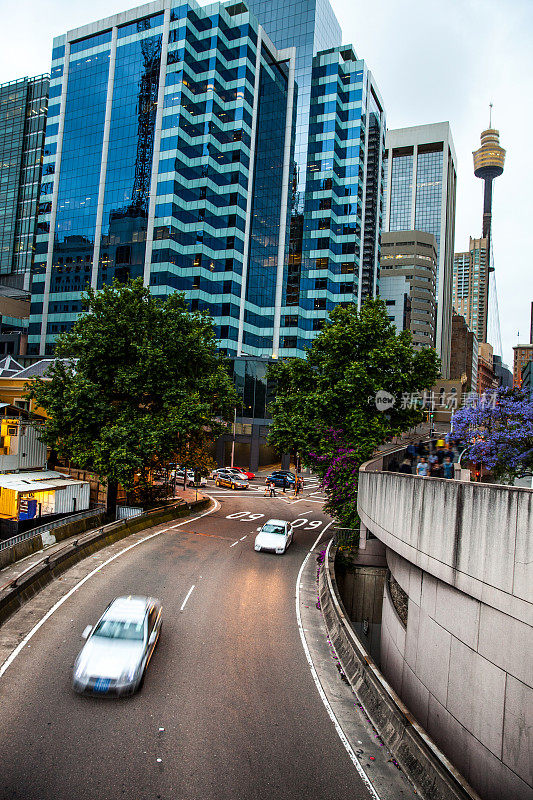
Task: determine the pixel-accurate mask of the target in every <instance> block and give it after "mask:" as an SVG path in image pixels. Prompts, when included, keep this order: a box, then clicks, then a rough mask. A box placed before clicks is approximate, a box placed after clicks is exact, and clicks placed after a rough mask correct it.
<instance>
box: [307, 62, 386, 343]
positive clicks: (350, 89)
mask: <svg viewBox="0 0 533 800" xmlns="http://www.w3.org/2000/svg"><path fill="white" fill-rule="evenodd" d="M384 147H385V115H384V112H383V107H382V104H381V101H380V99H379V95H378V93H377V89H376V87H375V85H374V83H373V81H372V77H371V75H370V73H369V72H368V70H367V67H366V64H365V62H364V61H361V60H359V59H358V58H357V56H356V54H355V53H354V51H353V49H352V48H351V47H343V48H333V49H331V50H329V51H326V52H324V53H319V54H318V55H317V56H316V57H315V58H314V61H313V72H312V85H311V105H310V117H309V155H308V163H307V184H306V193H305V206H304V226H303V248H302V249H303V259H302V277H301V292H300V331H299V341H298V347H299V348H300V349H301V348H303V347H305V346H306V345H307V344H308V343H309V342H310V341H311V339H312V338H313V337H314V336H315V335H316V332H317V331H318V330H320V328H321V326H322V324H323V321H324V319H325V318H326V316H327V313H328V312H329V311H331V309H332V308H333V307H334V306H335V305H337V304H338V303H350V302H355V303H360V302H361V301H362V300H363V299H364V297H365V296H367V295H370V296H373V295H374V294H375V291H376V283H377V272H378V262H379V235H380V232H381V222H382V213H383V164H382V158H383V154H384Z"/></svg>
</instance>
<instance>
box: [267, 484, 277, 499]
mask: <svg viewBox="0 0 533 800" xmlns="http://www.w3.org/2000/svg"><path fill="white" fill-rule="evenodd" d="M268 488H269V490H270V495H269V496H270V497H275V496H276V484H275V483H274V481H270V483H269V484H268Z"/></svg>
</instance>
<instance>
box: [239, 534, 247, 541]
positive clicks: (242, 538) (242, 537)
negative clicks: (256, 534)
mask: <svg viewBox="0 0 533 800" xmlns="http://www.w3.org/2000/svg"><path fill="white" fill-rule="evenodd" d="M246 536H248V534H246ZM246 536H241V538H240V539H239V541H240V542H242V541H243V540H244V539H246Z"/></svg>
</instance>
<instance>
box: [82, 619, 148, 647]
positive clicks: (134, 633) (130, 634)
mask: <svg viewBox="0 0 533 800" xmlns="http://www.w3.org/2000/svg"><path fill="white" fill-rule="evenodd" d="M93 636H102V637H105V638H106V639H128V640H129V641H136V642H141V641H142V640H143V637H144V622H131V621H129V620H127V621H125V620H119V619H103V620H102V621H101V622H99V623H98V625H97V626H96V628H95V629H94V634H93Z"/></svg>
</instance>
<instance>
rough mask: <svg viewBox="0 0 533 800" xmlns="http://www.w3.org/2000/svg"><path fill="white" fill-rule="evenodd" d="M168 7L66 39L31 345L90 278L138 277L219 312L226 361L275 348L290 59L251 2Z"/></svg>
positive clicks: (63, 321) (55, 68) (33, 347)
mask: <svg viewBox="0 0 533 800" xmlns="http://www.w3.org/2000/svg"><path fill="white" fill-rule="evenodd" d="M147 8H148V7H147ZM161 8H162V11H161V13H152V14H151V15H150V16H139V17H137V16H134V15H133V14H132V13H128V12H127V13H125V14H118V15H116V17H114V18H111V19H110V20H107V21H103V22H102V23H101V27H105V26H106V23H107V25H108V29H107V30H102V31H98V32H96V33H93V34H92V35H90V36H84V37H83V38H81V39H76V40H74V41H71V40H70V38H69V37H70V35H69V34H67V35H66V36H64V37H60V38H59V39H56V40H55V43H54V51H53V63H52V91H53V93H54V97H57V98H58V99H57V101H56V102H54V103H53V105H52V107H51V108H50V113H49V117H48V127H47V138H46V151H45V152H46V155H45V164H46V178H45V179H44V180H43V183H42V186H41V197H40V212H41V214H40V217H39V223H40V225H41V229H40V230H41V235H40V236H39V242H38V248H39V254H38V257H37V264H36V268H35V275H34V288H33V297H32V317H31V320H30V345H29V346H30V352H34V353H36V352H39V351H41V352H46V353H49V352H51V351H52V349H53V343H54V340H55V338H56V336H57V334H58V333H60V332H62V331H65V330H67V329H68V328H69V326H70V325H71V324H72V323H73V321H74V320H75V318H76V316H77V314H78V313H79V311H80V310H81V308H80V293H81V291H82V290H83V288H84V287H85V286H86V285H87V284H92V285H93V286H94V287H96V288H98V287H101V286H102V285H103V284H104V283H106V282H107V283H109V282H111V281H112V280H113V278H118V279H119V280H126V279H127V278H130V277H131V278H135V277H138V276H143V277H144V280H145V283H146V284H147V285H149V286H150V287H151V288H152V291H153V292H154V293H155V294H158V295H159V296H162V297H164V296H166V295H168V294H169V293H171V292H174V291H176V290H177V291H184V292H185V293H186V295H187V297H188V299H189V301H190V303H191V306H192V308H198V309H205V310H208V311H209V312H210V313H211V314H212V315H213V317H214V318H215V323H216V332H217V335H218V337H219V340H220V346H221V348H222V349H224V350H226V351H227V352H228V354H230V355H234V354H236V353H237V348H238V342H239V338H240V341H241V342H242V347H243V348H244V349H245V350H246V351H247V352H248V353H249V354H251V355H258V356H264V355H269V356H270V355H271V354H272V352H273V350H274V349H275V347H276V344H275V331H274V327H275V326H274V321H275V320H274V318H275V302H276V297H277V296H279V295H280V294H281V286H280V283H281V282H283V280H284V279H285V278H286V263H287V260H288V246H289V237H288V218H289V199H290V195H289V184H290V178H289V173H290V166H291V164H292V163H293V148H294V142H293V136H291V131H292V128H293V123H294V119H293V115H294V109H293V110H291V107H290V98H292V96H293V94H294V63H293V62H291V54H287V53H286V52H285V53H281V54H279V53H278V51H276V48H274V47H273V46H272V44H271V43H270V42H269V40H268V37H266V36H264V35H263V34H262V32H261V29H260V27H259V25H258V23H257V21H256V20H255V19H254V17H252V16H251V15H250V14H249V13H248V11H247V10H246V8H245V7H244V6H242V5H241V6H230V5H228V6H227V7H225V6H223V5H219V4H214V5H211V6H204V7H202V8H200V7H198V6H197V5H196V4H195V3H194V2H191V3H187V4H182V5H179V4H178V3H176V4H174V5H172V7H171V3H168V2H167V3H161ZM153 9H154V5H153V4H152V5H151V6H150V10H153ZM141 11H142V9H141ZM93 30H94V26H93ZM77 33H78V35H79V31H78V32H77ZM263 40H264V41H263ZM292 57H293V56H292ZM257 68H258V69H257ZM287 131H288V133H287ZM280 223H281V224H280ZM278 335H279V334H278Z"/></svg>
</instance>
